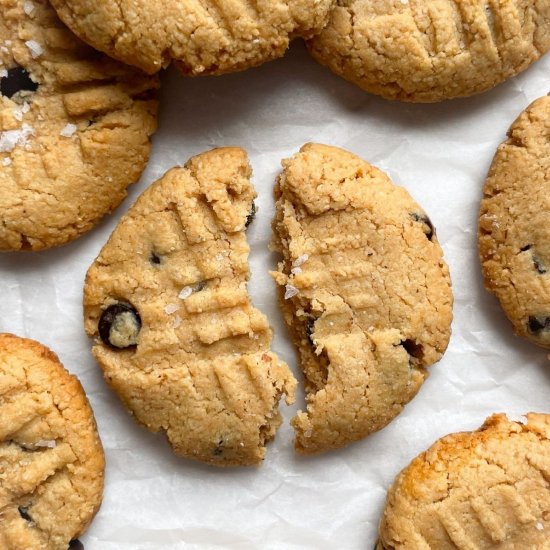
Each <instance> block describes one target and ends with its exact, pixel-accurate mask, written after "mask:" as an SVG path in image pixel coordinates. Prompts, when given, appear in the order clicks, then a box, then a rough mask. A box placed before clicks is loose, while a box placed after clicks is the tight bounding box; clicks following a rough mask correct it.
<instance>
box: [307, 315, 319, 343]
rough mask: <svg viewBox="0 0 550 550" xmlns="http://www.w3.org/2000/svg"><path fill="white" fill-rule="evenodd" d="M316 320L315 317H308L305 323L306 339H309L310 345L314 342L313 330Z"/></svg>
mask: <svg viewBox="0 0 550 550" xmlns="http://www.w3.org/2000/svg"><path fill="white" fill-rule="evenodd" d="M316 322H317V319H315V317H309V318H308V320H307V324H306V334H307V339H308V340H309V342H310V344H311V345H312V346H314V345H315V342H314V341H313V333H314V332H315V323H316Z"/></svg>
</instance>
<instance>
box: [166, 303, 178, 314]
mask: <svg viewBox="0 0 550 550" xmlns="http://www.w3.org/2000/svg"><path fill="white" fill-rule="evenodd" d="M179 308H180V306H178V305H177V304H168V305H167V306H166V307H165V308H164V311H165V312H166V313H167V314H168V315H172V313H176V311H178V309H179Z"/></svg>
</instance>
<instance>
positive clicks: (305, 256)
mask: <svg viewBox="0 0 550 550" xmlns="http://www.w3.org/2000/svg"><path fill="white" fill-rule="evenodd" d="M308 260H309V254H302V255H301V256H298V257H297V258H296V259H295V260H294V262H293V263H292V267H300V266H301V265H302V264H304V263H305V262H307V261H308Z"/></svg>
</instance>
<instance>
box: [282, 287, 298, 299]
mask: <svg viewBox="0 0 550 550" xmlns="http://www.w3.org/2000/svg"><path fill="white" fill-rule="evenodd" d="M298 292H299V290H298V289H297V288H296V287H295V286H292V285H286V287H285V300H288V299H289V298H292V297H293V296H296V294H298Z"/></svg>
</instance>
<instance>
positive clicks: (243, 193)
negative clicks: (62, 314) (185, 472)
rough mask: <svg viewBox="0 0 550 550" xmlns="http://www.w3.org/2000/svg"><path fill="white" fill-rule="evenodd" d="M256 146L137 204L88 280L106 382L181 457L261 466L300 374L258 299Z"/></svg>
mask: <svg viewBox="0 0 550 550" xmlns="http://www.w3.org/2000/svg"><path fill="white" fill-rule="evenodd" d="M250 176H251V169H250V165H249V163H248V160H247V156H246V153H245V152H244V151H243V150H242V149H238V148H226V149H215V150H213V151H209V152H207V153H203V154H201V155H199V156H197V157H194V158H192V159H191V160H190V161H189V162H188V163H187V164H186V166H185V167H183V168H174V169H172V170H170V171H169V172H168V173H167V174H166V175H165V176H164V177H163V178H161V179H160V180H159V181H157V182H156V183H154V184H153V185H152V186H151V187H150V188H149V189H148V190H147V191H145V193H143V195H141V197H140V198H139V199H138V201H137V202H136V204H135V205H134V206H133V207H132V208H131V209H130V210H129V212H128V214H127V215H126V216H124V217H123V218H122V220H121V222H120V223H119V225H118V227H117V228H116V229H115V231H114V232H113V234H112V235H111V238H110V239H109V241H108V243H107V244H106V245H105V247H104V248H103V249H102V251H101V253H100V255H99V257H98V258H97V260H96V261H95V262H94V264H93V265H92V267H91V268H90V270H89V271H88V275H87V277H86V284H85V288H84V314H85V325H86V331H87V333H88V335H89V336H91V337H93V338H94V346H93V353H94V356H95V357H96V359H97V361H98V362H99V364H100V365H101V367H102V369H103V371H104V375H105V378H106V380H107V382H108V383H109V384H110V385H111V386H112V388H113V389H114V390H115V391H116V392H117V393H118V395H119V396H120V398H121V399H122V400H123V402H124V403H125V405H126V406H127V407H128V409H129V410H130V411H131V412H132V414H133V415H134V416H135V418H136V419H137V420H138V422H140V423H141V424H143V425H144V426H145V427H146V428H148V429H149V430H151V431H154V432H158V431H162V432H165V433H166V435H167V437H168V440H169V442H170V444H171V445H172V447H173V449H174V451H175V452H176V453H177V454H178V455H181V456H185V457H188V458H193V459H197V460H201V461H204V462H207V463H210V464H214V465H217V466H236V465H252V464H258V463H259V462H261V460H262V459H263V458H264V456H265V452H266V450H265V443H266V442H268V441H269V440H271V439H272V438H273V437H274V435H275V432H276V430H277V428H278V427H279V425H280V424H281V417H280V414H279V412H278V402H279V399H280V397H281V396H282V395H283V394H285V395H286V396H287V402H290V401H291V400H292V396H293V394H294V387H295V384H296V381H295V380H294V378H293V376H292V374H291V373H290V370H289V369H288V366H287V365H286V364H285V363H283V362H282V361H281V360H280V359H279V358H278V357H277V356H276V355H275V354H274V353H272V352H271V351H270V349H269V347H270V343H271V338H272V332H271V329H270V327H269V324H268V322H267V319H266V317H265V316H264V315H263V314H262V313H261V312H260V311H258V310H257V309H255V308H254V307H252V305H251V303H250V298H249V296H248V293H247V281H248V278H249V268H248V253H249V248H248V245H247V242H246V236H245V229H246V226H247V225H248V224H249V223H250V222H251V220H252V213H253V207H252V205H253V199H254V197H255V192H254V189H253V187H252V185H251V183H250Z"/></svg>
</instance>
